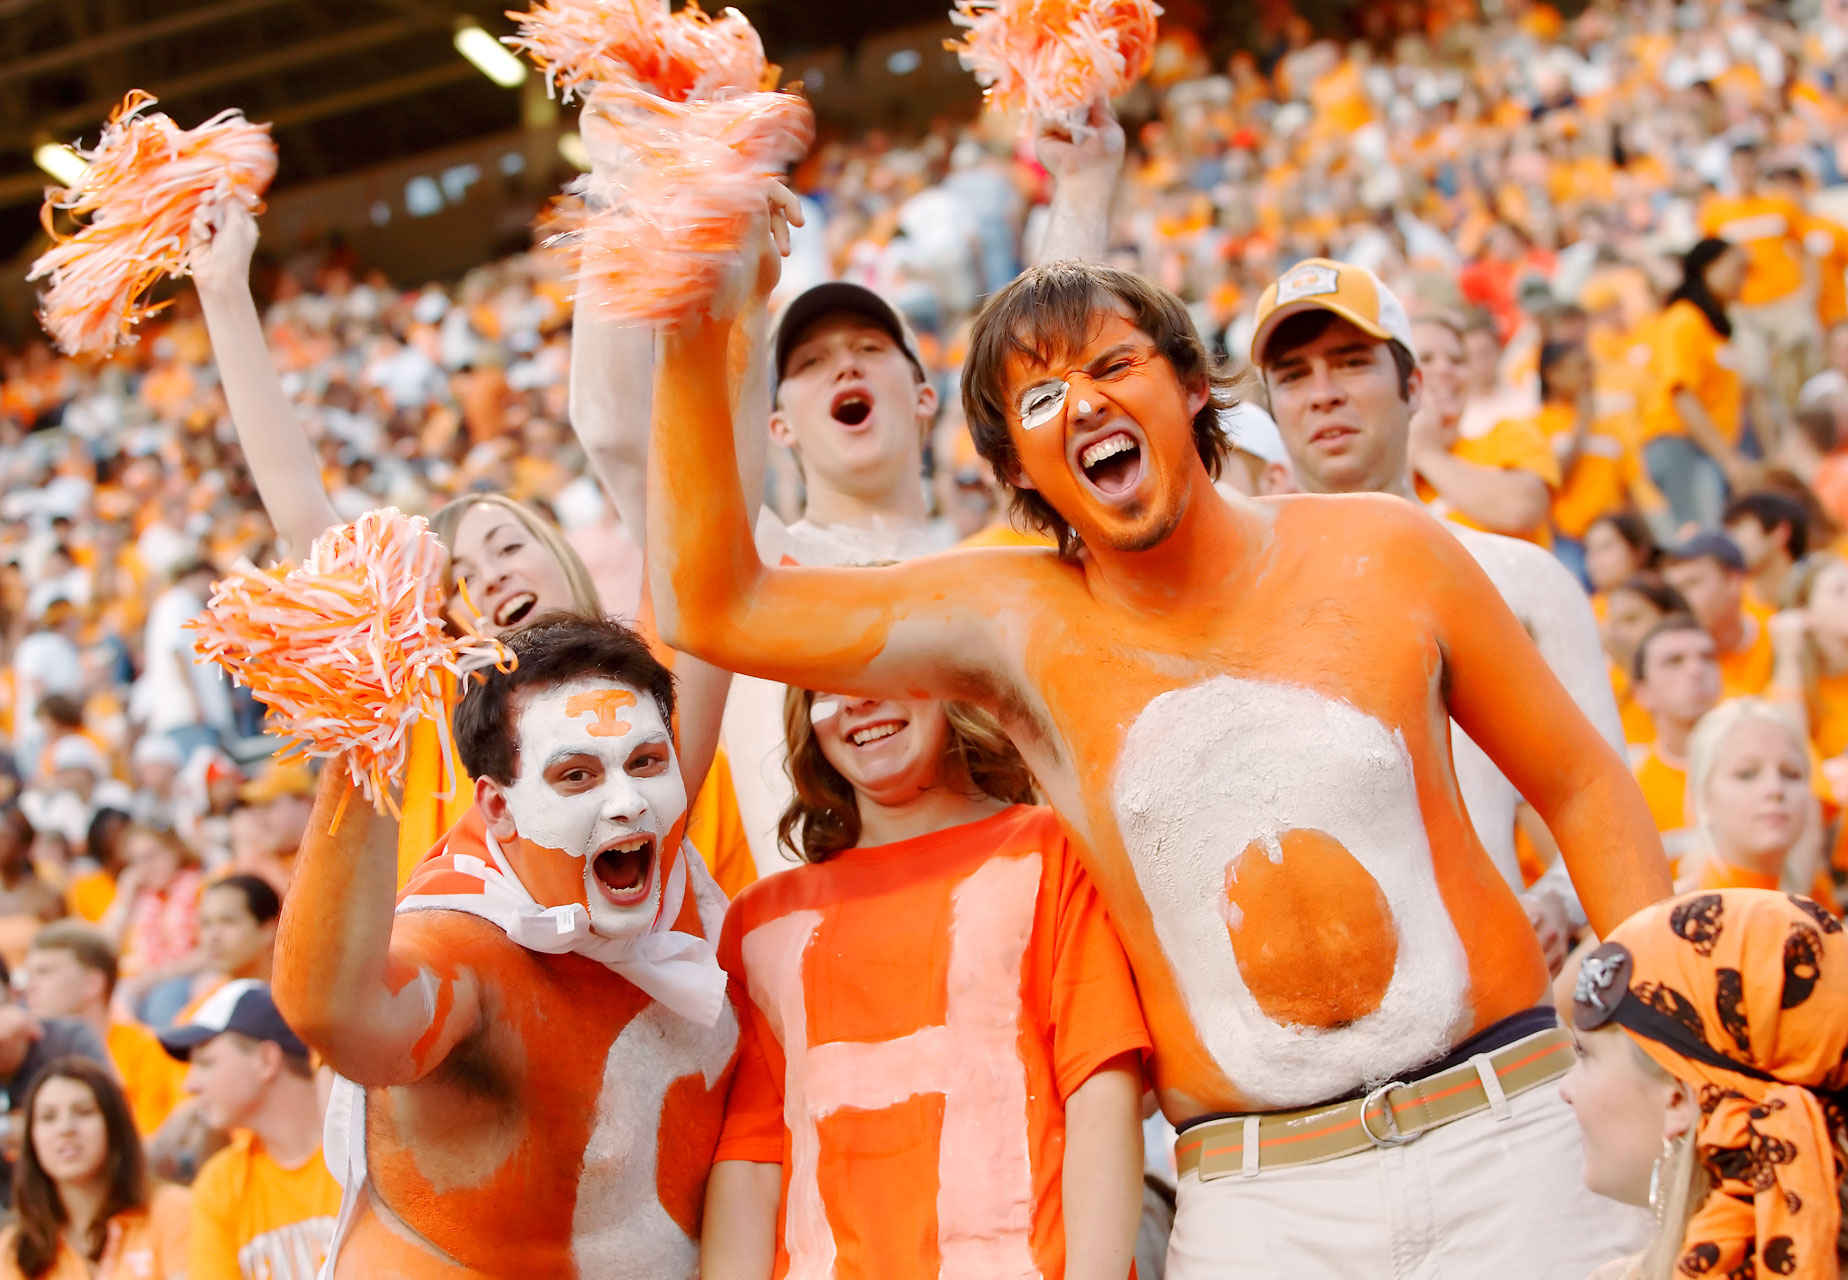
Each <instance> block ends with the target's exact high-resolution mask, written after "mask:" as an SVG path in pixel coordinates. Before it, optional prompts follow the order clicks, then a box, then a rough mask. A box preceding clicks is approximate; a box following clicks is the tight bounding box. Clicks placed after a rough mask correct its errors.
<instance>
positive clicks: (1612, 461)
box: [1534, 404, 1646, 539]
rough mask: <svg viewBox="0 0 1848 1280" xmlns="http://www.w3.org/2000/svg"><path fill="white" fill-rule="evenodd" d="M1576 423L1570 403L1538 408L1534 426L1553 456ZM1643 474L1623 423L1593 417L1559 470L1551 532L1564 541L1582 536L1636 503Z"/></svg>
mask: <svg viewBox="0 0 1848 1280" xmlns="http://www.w3.org/2000/svg"><path fill="white" fill-rule="evenodd" d="M1577 421H1578V413H1577V410H1575V409H1574V408H1573V407H1572V406H1571V405H1569V404H1547V405H1542V406H1541V407H1540V413H1539V416H1537V417H1536V418H1535V419H1534V427H1535V429H1536V430H1538V431H1539V432H1540V434H1541V435H1542V436H1543V437H1544V438H1545V439H1546V441H1547V442H1548V444H1549V445H1550V446H1551V447H1552V449H1553V456H1554V457H1555V458H1557V457H1559V456H1560V452H1561V450H1562V449H1564V448H1565V446H1566V443H1567V442H1568V441H1569V440H1570V439H1571V437H1572V430H1573V426H1574V424H1575V423H1576V422H1577ZM1643 475H1644V473H1643V467H1642V457H1641V455H1640V454H1639V453H1638V451H1637V450H1636V448H1635V447H1634V446H1633V444H1632V442H1631V441H1630V440H1629V438H1628V431H1627V430H1626V423H1625V422H1624V421H1623V420H1622V419H1620V418H1595V419H1594V420H1593V422H1592V424H1591V427H1590V429H1589V430H1588V431H1586V432H1585V435H1584V437H1583V438H1582V439H1580V440H1579V442H1578V452H1577V453H1576V455H1575V456H1574V457H1573V459H1572V463H1571V465H1570V466H1568V467H1565V468H1563V469H1562V471H1561V480H1560V483H1559V485H1558V487H1557V488H1556V489H1555V491H1554V493H1553V528H1554V530H1555V531H1556V532H1558V533H1561V534H1564V535H1565V536H1566V537H1568V538H1574V539H1581V538H1583V537H1584V536H1585V531H1586V530H1587V529H1589V528H1591V526H1592V523H1593V522H1594V521H1596V520H1597V519H1598V517H1599V516H1603V515H1608V514H1610V513H1611V512H1613V511H1621V510H1623V509H1624V508H1626V507H1629V506H1632V505H1635V498H1636V495H1637V493H1638V492H1639V491H1640V490H1641V485H1640V484H1639V482H1641V481H1643ZM1645 483H1646V482H1645Z"/></svg>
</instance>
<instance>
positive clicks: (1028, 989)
mask: <svg viewBox="0 0 1848 1280" xmlns="http://www.w3.org/2000/svg"><path fill="white" fill-rule="evenodd" d="M719 960H720V963H722V964H723V965H724V966H725V968H726V970H727V971H728V972H729V973H730V974H731V975H732V981H733V986H734V990H735V991H736V992H737V1001H738V1008H739V1011H740V1021H741V1023H742V1026H741V1031H740V1037H739V1046H740V1048H739V1066H738V1074H737V1076H736V1077H735V1078H734V1080H733V1083H732V1090H731V1096H730V1100H729V1102H728V1103H727V1105H726V1115H725V1129H724V1132H723V1134H722V1135H721V1137H720V1139H719V1148H718V1152H717V1154H716V1156H715V1159H716V1160H749V1161H758V1162H763V1163H773V1162H780V1163H781V1164H782V1166H783V1204H784V1210H783V1214H782V1220H781V1225H780V1230H779V1231H778V1238H777V1256H776V1269H775V1272H774V1275H775V1276H776V1277H778V1278H779V1280H780V1277H783V1276H785V1275H787V1274H789V1272H790V1270H791V1268H792V1259H794V1260H795V1261H796V1263H797V1269H800V1263H801V1262H802V1261H805V1260H817V1261H818V1260H819V1259H821V1258H824V1257H827V1258H832V1259H835V1262H834V1267H835V1270H836V1273H837V1274H840V1275H857V1276H879V1277H881V1278H882V1280H899V1278H901V1277H908V1276H916V1277H925V1276H933V1277H934V1276H936V1275H937V1274H938V1272H939V1269H940V1267H941V1266H942V1245H941V1243H940V1242H941V1241H943V1240H945V1239H954V1240H956V1241H957V1242H958V1247H959V1249H960V1250H962V1251H963V1252H964V1261H965V1265H966V1266H968V1268H969V1269H970V1270H971V1271H972V1273H975V1274H981V1275H1029V1274H1038V1275H1047V1276H1056V1275H1063V1274H1064V1271H1065V1230H1064V1219H1063V1208H1062V1199H1061V1191H1060V1187H1061V1181H1062V1178H1063V1152H1064V1146H1065V1107H1064V1104H1065V1100H1066V1099H1067V1098H1068V1097H1069V1096H1070V1095H1071V1094H1072V1092H1073V1091H1074V1090H1075V1089H1077V1088H1078V1086H1079V1085H1081V1084H1083V1083H1084V1082H1085V1081H1086V1080H1087V1079H1088V1078H1090V1076H1091V1075H1092V1074H1093V1073H1094V1072H1095V1071H1097V1070H1098V1068H1100V1067H1102V1066H1103V1065H1104V1064H1105V1063H1107V1062H1108V1061H1110V1059H1112V1058H1114V1057H1116V1056H1117V1055H1119V1054H1123V1053H1132V1052H1146V1051H1147V1050H1148V1048H1149V1036H1148V1031H1147V1028H1146V1027H1145V1026H1144V1025H1143V1021H1142V1011H1141V1009H1140V1007H1139V1006H1138V1004H1137V999H1136V989H1135V984H1134V982H1133V981H1132V980H1131V978H1130V973H1129V962H1128V961H1127V959H1125V957H1124V955H1123V949H1122V946H1121V944H1120V943H1118V941H1117V937H1116V933H1115V932H1114V930H1113V929H1112V928H1111V926H1110V921H1109V918H1108V917H1107V916H1106V915H1105V914H1104V908H1103V905H1102V903H1100V902H1099V901H1098V898H1097V893H1096V890H1095V889H1094V888H1093V887H1092V885H1091V882H1090V880H1089V879H1088V878H1087V877H1086V876H1085V874H1084V873H1083V871H1082V870H1080V868H1079V866H1078V861H1077V858H1076V856H1075V855H1074V854H1073V853H1072V850H1071V846H1070V844H1069V843H1068V842H1067V840H1066V838H1065V835H1064V832H1063V831H1062V830H1061V828H1060V827H1059V824H1058V822H1057V820H1056V819H1055V818H1054V817H1053V815H1052V813H1051V811H1050V810H1048V809H1045V808H1035V807H1028V806H1015V807H1013V808H1010V809H1006V810H1004V811H1002V812H1001V813H998V814H995V815H994V816H992V817H989V818H985V819H982V820H981V821H979V822H972V823H968V824H966V825H963V826H958V827H952V828H950V829H949V830H947V831H939V832H935V833H933V834H931V835H927V836H919V837H917V838H916V839H912V840H904V841H900V842H899V843H897V844H890V845H884V846H879V847H875V848H868V849H850V850H847V851H845V852H842V853H839V854H836V855H835V856H834V857H833V858H831V859H829V860H828V861H826V862H822V863H817V864H813V865H805V866H799V867H796V868H794V869H793V870H790V871H786V872H783V873H781V874H779V875H775V876H771V877H770V878H768V879H766V880H760V881H758V882H757V883H756V884H754V885H752V886H751V887H750V888H749V889H747V890H746V891H745V893H744V894H743V896H741V897H740V898H739V899H738V901H737V902H735V903H734V904H732V909H731V912H730V914H728V915H727V916H726V918H725V929H724V933H723V935H722V937H721V941H720V944H719ZM971 1250H973V1251H975V1256H970V1254H969V1251H971Z"/></svg>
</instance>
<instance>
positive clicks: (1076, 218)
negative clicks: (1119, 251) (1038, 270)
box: [1033, 97, 1123, 265]
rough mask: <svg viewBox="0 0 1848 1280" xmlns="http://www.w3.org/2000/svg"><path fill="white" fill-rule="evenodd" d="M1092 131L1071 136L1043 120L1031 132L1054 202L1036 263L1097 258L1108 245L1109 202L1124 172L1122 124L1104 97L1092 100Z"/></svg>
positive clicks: (1041, 239)
mask: <svg viewBox="0 0 1848 1280" xmlns="http://www.w3.org/2000/svg"><path fill="white" fill-rule="evenodd" d="M1089 124H1090V126H1091V128H1090V132H1088V133H1086V134H1085V135H1084V136H1083V137H1082V138H1074V137H1073V136H1072V135H1070V134H1068V133H1066V132H1065V131H1064V130H1062V129H1059V128H1057V127H1055V126H1051V125H1047V124H1045V123H1043V122H1042V123H1041V124H1040V125H1039V126H1038V128H1037V131H1036V134H1035V137H1034V146H1035V150H1036V152H1037V154H1038V155H1039V162H1040V163H1041V164H1043V165H1045V166H1046V172H1048V173H1050V174H1051V175H1052V181H1053V188H1052V205H1051V207H1050V208H1049V209H1048V210H1047V217H1046V230H1045V234H1044V235H1043V236H1042V237H1041V238H1040V244H1039V252H1038V253H1036V254H1034V255H1033V260H1034V263H1035V264H1036V265H1037V264H1040V263H1046V262H1064V261H1066V260H1067V259H1073V258H1075V259H1081V260H1088V261H1096V260H1098V259H1100V258H1102V257H1103V256H1104V253H1105V251H1106V250H1108V249H1109V247H1110V207H1111V204H1112V203H1113V202H1114V200H1115V199H1116V188H1117V179H1118V178H1119V177H1121V176H1122V173H1123V126H1122V125H1120V124H1118V123H1117V119H1116V114H1115V113H1114V112H1112V111H1111V109H1110V102H1109V99H1107V98H1101V97H1100V98H1099V99H1098V100H1097V101H1096V102H1093V103H1092V104H1091V117H1090V120H1089Z"/></svg>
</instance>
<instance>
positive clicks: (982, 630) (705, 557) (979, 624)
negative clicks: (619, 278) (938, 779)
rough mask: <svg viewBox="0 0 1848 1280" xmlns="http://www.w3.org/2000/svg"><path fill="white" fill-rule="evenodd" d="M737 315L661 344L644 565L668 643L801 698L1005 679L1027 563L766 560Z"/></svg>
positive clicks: (953, 691)
mask: <svg viewBox="0 0 1848 1280" xmlns="http://www.w3.org/2000/svg"><path fill="white" fill-rule="evenodd" d="M731 332H732V321H731V319H730V318H729V317H727V316H721V317H718V318H714V317H710V316H708V317H701V318H697V319H692V320H689V321H687V322H686V323H685V324H684V325H683V326H682V327H681V328H679V329H677V330H674V331H672V332H669V333H666V334H664V335H663V336H662V339H661V354H660V359H659V362H658V363H657V365H656V372H655V397H654V417H655V430H654V442H653V447H652V449H651V450H650V457H649V478H648V492H649V501H648V569H649V583H650V587H651V590H652V592H653V598H654V603H655V621H656V624H657V626H658V627H659V629H660V635H661V638H662V640H663V641H664V642H666V643H667V644H669V645H672V646H673V647H674V648H676V649H681V650H684V651H685V652H688V653H692V654H695V655H697V656H698V657H700V658H703V659H705V660H706V661H708V662H711V663H713V664H714V665H716V666H720V667H724V668H726V669H727V670H730V671H736V672H739V673H741V674H744V675H754V676H760V677H762V678H764V679H767V680H779V681H782V682H784V683H786V684H795V685H798V686H800V687H805V688H821V689H827V690H830V691H832V692H836V693H843V694H860V695H866V696H884V697H965V698H966V697H969V696H970V695H971V693H972V692H974V690H972V688H971V684H972V679H971V675H972V673H977V672H979V673H984V674H985V675H986V679H987V681H989V682H992V681H993V679H994V676H993V674H992V673H993V672H995V671H998V670H1000V669H1002V667H1003V662H1004V654H1003V651H1002V646H1001V643H1000V639H1001V635H1000V633H1001V627H1002V623H1001V620H1000V618H999V615H1000V613H1001V610H1002V609H1003V608H1004V607H1005V604H1004V602H1006V601H1008V600H1009V599H1010V598H1012V599H1014V600H1016V601H1017V600H1018V598H1019V596H1020V594H1021V592H1022V590H1023V589H1024V588H1025V584H1024V583H1023V582H1022V581H1021V580H1020V578H1019V577H1018V576H1017V574H1016V573H1015V572H1010V568H1011V567H1012V566H1014V565H1017V564H1020V563H1023V561H1022V560H1020V559H1017V558H1016V557H1015V556H1013V555H1010V554H1008V553H995V552H990V553H988V554H987V555H986V556H983V557H981V559H982V564H981V566H980V567H979V568H977V567H973V566H972V564H971V561H972V560H973V559H974V558H975V555H974V553H966V552H965V553H961V554H954V553H953V554H946V555H940V556H930V557H926V558H925V559H923V560H919V561H911V562H908V563H905V564H900V565H892V566H889V567H884V568H878V569H861V568H854V569H806V568H797V567H785V566H776V567H771V566H767V565H765V564H764V563H763V561H762V560H761V559H760V558H759V557H758V554H757V548H756V545H755V543H754V541H753V539H752V535H751V523H750V516H749V508H748V507H747V505H746V503H745V500H744V495H743V493H742V492H741V491H740V489H739V486H738V468H737V464H736V461H735V457H734V454H733V450H732V418H731V405H730V403H729V398H728V396H727V395H726V388H725V364H726V352H727V350H728V347H729V344H730V340H731Z"/></svg>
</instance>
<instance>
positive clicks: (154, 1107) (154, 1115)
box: [104, 1022, 186, 1138]
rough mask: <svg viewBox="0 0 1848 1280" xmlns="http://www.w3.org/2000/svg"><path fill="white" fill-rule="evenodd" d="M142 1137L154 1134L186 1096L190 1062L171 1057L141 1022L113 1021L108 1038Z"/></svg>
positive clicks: (117, 1070)
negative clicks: (187, 1070) (187, 1067)
mask: <svg viewBox="0 0 1848 1280" xmlns="http://www.w3.org/2000/svg"><path fill="white" fill-rule="evenodd" d="M104 1046H105V1047H106V1048H107V1049H108V1050H109V1060H110V1061H111V1062H113V1063H115V1069H116V1075H118V1076H120V1077H121V1079H122V1092H123V1093H125V1094H127V1095H128V1109H129V1111H130V1112H131V1113H132V1114H133V1115H134V1117H135V1128H136V1129H138V1130H140V1132H141V1136H142V1137H144V1138H146V1137H151V1136H153V1133H154V1131H155V1130H156V1129H158V1128H160V1126H161V1122H162V1121H163V1120H165V1119H166V1118H167V1117H168V1116H169V1115H171V1114H172V1113H173V1109H174V1108H175V1107H177V1106H179V1105H180V1101H181V1099H183V1098H185V1096H186V1064H185V1063H183V1062H178V1061H176V1060H175V1059H173V1058H171V1057H169V1056H168V1054H167V1051H166V1050H165V1049H163V1048H161V1047H160V1041H159V1040H158V1039H156V1038H155V1035H154V1033H153V1032H152V1031H150V1030H148V1029H147V1028H146V1027H144V1026H142V1025H141V1024H140V1023H139V1022H111V1023H110V1024H109V1034H108V1035H107V1036H106V1037H104Z"/></svg>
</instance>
